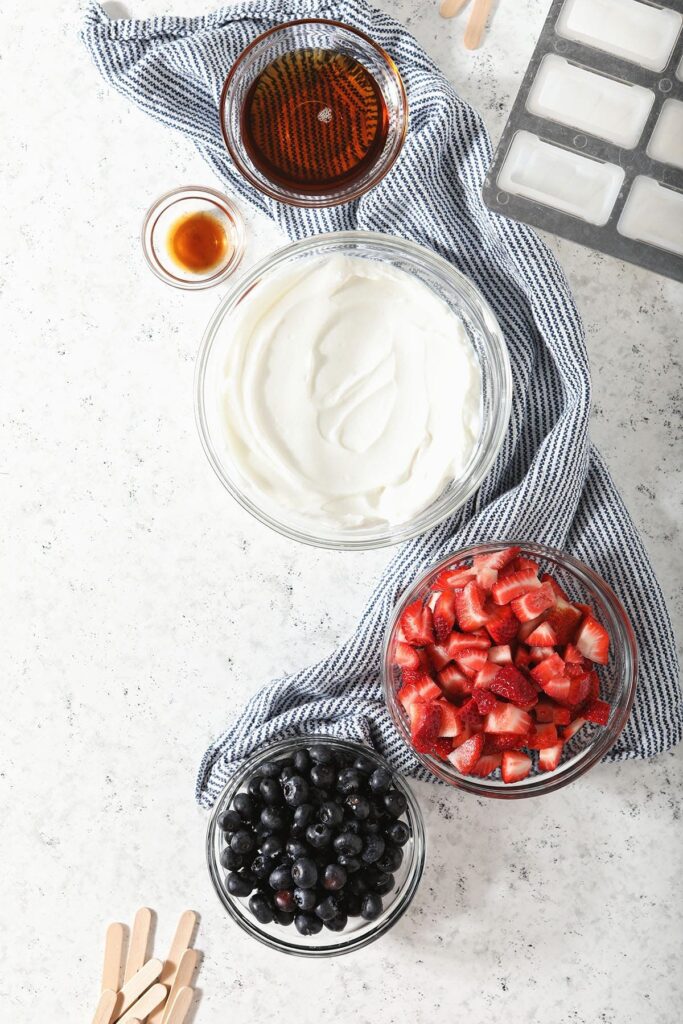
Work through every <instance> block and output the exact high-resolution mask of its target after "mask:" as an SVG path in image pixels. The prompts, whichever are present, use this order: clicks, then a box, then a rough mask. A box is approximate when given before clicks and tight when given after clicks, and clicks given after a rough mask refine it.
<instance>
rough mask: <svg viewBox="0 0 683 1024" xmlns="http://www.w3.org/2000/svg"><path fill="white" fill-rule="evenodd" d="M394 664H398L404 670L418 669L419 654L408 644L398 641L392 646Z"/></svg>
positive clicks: (419, 663) (419, 664) (420, 666)
mask: <svg viewBox="0 0 683 1024" xmlns="http://www.w3.org/2000/svg"><path fill="white" fill-rule="evenodd" d="M394 665H398V666H399V667H400V668H402V669H403V670H404V671H405V669H413V670H414V671H420V669H421V668H422V665H421V662H420V655H419V654H418V652H417V651H416V650H415V648H414V647H411V646H410V644H404V643H398V644H396V646H395V647H394Z"/></svg>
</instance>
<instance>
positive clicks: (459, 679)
mask: <svg viewBox="0 0 683 1024" xmlns="http://www.w3.org/2000/svg"><path fill="white" fill-rule="evenodd" d="M437 679H438V681H439V686H440V687H441V689H442V690H443V692H444V693H445V694H446V695H447V696H448V697H450V698H451V699H452V700H457V699H458V698H460V697H464V696H466V695H467V694H470V693H471V692H472V680H471V679H468V678H467V676H466V675H463V673H462V672H461V671H460V669H459V668H456V666H455V665H446V667H445V668H444V669H442V670H441V672H439V674H438V676H437Z"/></svg>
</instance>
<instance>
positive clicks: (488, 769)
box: [470, 747, 503, 779]
mask: <svg viewBox="0 0 683 1024" xmlns="http://www.w3.org/2000/svg"><path fill="white" fill-rule="evenodd" d="M502 760H503V758H502V755H501V754H495V753H486V747H484V753H483V754H482V755H481V757H480V758H479V760H478V761H477V763H476V764H475V766H474V768H472V770H471V771H470V775H476V776H477V778H480V779H485V778H486V776H487V775H491V773H492V772H495V770H496V769H497V768H500V766H501V762H502Z"/></svg>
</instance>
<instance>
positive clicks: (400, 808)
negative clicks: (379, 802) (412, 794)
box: [384, 789, 408, 818]
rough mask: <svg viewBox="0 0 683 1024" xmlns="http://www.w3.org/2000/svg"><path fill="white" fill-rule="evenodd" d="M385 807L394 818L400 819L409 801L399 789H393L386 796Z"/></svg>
mask: <svg viewBox="0 0 683 1024" xmlns="http://www.w3.org/2000/svg"><path fill="white" fill-rule="evenodd" d="M384 806H385V808H386V810H387V812H388V813H389V814H390V815H391V817H392V818H400V817H401V815H402V814H403V812H404V811H405V809H406V807H407V806H408V801H407V800H406V798H405V797H404V795H403V793H401V792H400V791H399V790H398V789H392V790H390V791H389V792H388V793H385V795H384Z"/></svg>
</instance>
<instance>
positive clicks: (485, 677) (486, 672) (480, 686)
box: [474, 661, 500, 690]
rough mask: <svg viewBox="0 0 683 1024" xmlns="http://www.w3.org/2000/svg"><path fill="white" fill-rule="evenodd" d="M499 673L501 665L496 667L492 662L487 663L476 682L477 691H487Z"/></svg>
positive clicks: (478, 673)
mask: <svg viewBox="0 0 683 1024" xmlns="http://www.w3.org/2000/svg"><path fill="white" fill-rule="evenodd" d="M499 672H500V665H494V664H493V662H492V661H487V662H485V663H484V665H483V667H482V668H481V669H480V670H479V672H477V675H476V678H475V680H474V688H475V690H487V689H488V688H489V686H490V685H491V683H492V682H493V680H494V679H495V678H496V676H497V675H498V673H499Z"/></svg>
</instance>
